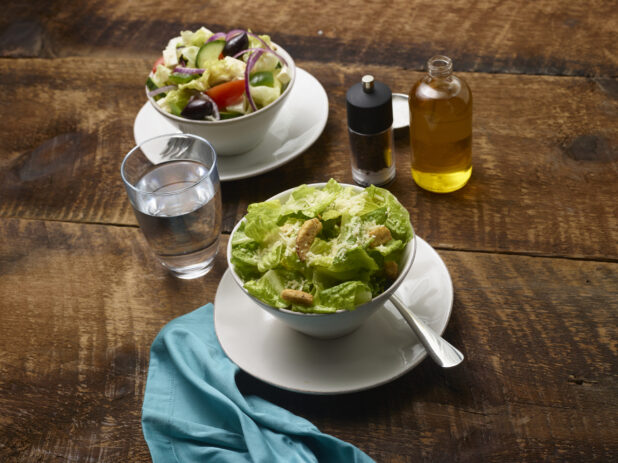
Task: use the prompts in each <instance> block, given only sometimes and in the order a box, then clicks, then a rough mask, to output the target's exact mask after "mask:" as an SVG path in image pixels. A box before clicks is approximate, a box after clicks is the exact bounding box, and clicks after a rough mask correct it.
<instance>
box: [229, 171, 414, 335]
mask: <svg viewBox="0 0 618 463" xmlns="http://www.w3.org/2000/svg"><path fill="white" fill-rule="evenodd" d="M335 187H336V188H339V187H341V188H344V189H350V190H352V191H353V192H354V194H357V193H361V192H363V190H365V189H364V188H361V187H358V186H356V185H347V184H339V183H337V182H335V181H334V180H332V179H331V180H330V181H329V182H328V183H315V184H310V185H301V187H297V188H292V189H289V190H286V191H283V192H281V193H279V194H277V195H275V196H273V197H272V198H270V199H269V200H267V201H265V202H264V203H256V204H258V205H260V204H266V205H269V204H273V202H274V203H275V204H276V203H277V201H276V200H278V203H279V204H282V205H283V208H284V209H286V210H287V212H286V213H290V214H291V215H290V217H293V216H294V214H296V216H297V215H298V213H297V211H296V212H293V211H291V210H290V209H289V207H288V206H289V203H290V201H291V202H294V201H299V202H305V204H307V201H308V200H307V198H309V197H310V196H311V195H310V194H309V195H308V196H305V193H306V192H307V191H310V189H312V188H313V189H316V190H320V191H321V192H325V191H328V192H330V191H333V189H334V188H335ZM369 189H372V190H371V192H372V194H374V197H375V196H378V195H380V194H382V193H384V192H386V194H388V195H390V197H391V198H393V199H394V198H395V197H394V196H392V195H391V194H390V192H388V191H387V190H382V189H379V188H376V187H373V186H371V187H369V188H368V190H369ZM376 192H377V193H376ZM316 196H317V195H316ZM321 198H322V199H323V197H321ZM337 201H341V202H342V203H343V202H345V201H348V198H345V199H343V200H337ZM394 201H395V202H396V203H397V205H398V207H401V209H403V206H401V205H400V204H399V202H398V201H397V200H396V199H394ZM252 206H253V205H251V206H249V209H248V214H247V215H245V216H244V217H243V218H242V219H241V220H240V221H239V222H238V223H237V224H236V226H235V227H234V230H233V231H232V234H231V236H230V239H229V242H228V246H227V260H228V266H229V269H230V273H231V275H232V277H233V279H234V281H235V282H236V284H237V285H238V287H239V288H240V289H241V290H242V291H243V292H244V294H245V295H246V296H247V297H249V298H251V300H252V301H253V302H255V304H256V306H257V307H256V309H258V307H259V308H261V309H262V310H265V311H266V312H268V313H269V314H270V315H272V316H273V317H275V318H277V319H278V320H280V321H281V322H283V323H284V324H286V325H287V326H288V327H290V328H292V329H294V330H296V331H299V332H301V333H304V334H306V335H309V336H312V337H317V338H324V339H328V338H337V337H340V336H344V335H346V334H349V333H351V332H353V331H354V330H356V329H357V328H359V327H360V326H361V325H362V324H363V323H364V322H365V321H366V320H367V319H368V318H369V317H370V316H371V315H373V314H374V313H375V312H376V311H378V310H379V309H380V308H382V307H383V306H384V304H385V303H386V301H387V300H388V299H389V298H390V297H391V295H392V294H393V293H394V292H395V291H396V290H397V288H398V287H399V286H400V285H401V283H402V282H403V281H404V280H405V278H406V275H407V274H408V272H409V271H410V269H411V267H412V264H413V262H414V257H415V254H416V237H415V234H414V231H413V229H412V225H411V224H410V221H409V215H408V213H407V211H405V209H403V211H405V213H404V215H405V218H404V219H403V220H401V221H400V222H399V223H404V222H407V226H408V227H409V228H408V232H406V233H407V234H408V235H407V238H406V239H407V242H405V244H404V242H401V241H400V243H399V249H398V250H397V251H395V254H393V255H394V256H396V257H394V258H393V257H385V260H386V259H394V260H395V261H396V262H397V266H398V268H397V271H396V273H395V275H393V276H392V277H391V278H390V280H389V281H388V282H387V283H386V284H385V286H384V288H381V289H379V290H376V291H379V292H378V293H377V294H375V292H374V291H372V292H371V293H369V295H368V297H367V296H365V297H363V299H362V301H364V302H361V303H360V304H356V303H353V304H351V305H350V304H348V306H347V307H345V308H342V309H338V308H337V307H336V306H335V307H331V308H330V310H328V311H321V310H320V311H317V312H316V311H312V310H305V309H304V308H303V307H301V306H298V305H290V306H288V307H284V306H281V304H278V303H277V301H276V300H273V299H272V298H271V299H269V298H268V296H267V297H266V299H265V298H263V297H257V296H256V291H255V290H253V288H254V287H255V286H256V284H259V283H255V282H252V283H251V284H247V281H248V278H247V274H246V269H243V263H242V262H240V260H242V259H243V255H242V249H241V248H240V246H242V243H246V242H248V238H247V235H253V234H254V233H253V232H254V230H253V225H251V227H252V231H251V232H250V231H249V230H247V227H249V226H250V225H249V223H248V217H249V219H251V217H250V215H251V214H252V213H253V212H252ZM389 207H390V206H389ZM269 209H270V210H272V208H271V207H269V208H266V209H264V210H259V209H257V210H256V209H254V210H253V211H254V212H255V213H257V214H259V215H260V216H261V217H260V219H259V220H258V222H259V223H258V224H257V226H258V227H260V226H264V224H265V223H266V222H268V215H269V213H268V210H269ZM382 209H384V208H383V207H379V208H376V209H375V211H373V212H369V214H376V215H379V214H380V213H382ZM330 216H333V213H332V211H330V212H329V211H327V212H325V213H323V214H317V216H316V217H315V218H314V219H311V220H307V221H304V218H302V219H300V220H299V221H298V223H300V222H303V221H304V223H303V225H302V226H301V227H300V230H298V229H297V234H296V235H295V236H296V248H295V249H296V252H298V249H299V247H298V240H299V238H300V236H301V235H302V233H303V232H302V230H304V226H305V225H306V224H307V223H309V222H311V221H315V220H320V221H321V222H323V223H324V226H323V227H320V232H319V233H320V235H318V236H322V234H323V233H324V231H325V230H326V229H327V228H328V227H329V224H328V222H329V217H330ZM345 217H346V218H344V219H341V220H342V221H343V222H345V224H344V223H340V225H338V227H340V228H338V232H339V234H340V235H344V234H345V233H347V232H346V231H345V229H346V228H347V229H349V228H354V227H355V225H354V224H353V222H354V220H356V219H350V218H349V217H350V216H349V214H347V213H346V215H345ZM365 217H367V215H365ZM276 220H277V221H278V223H281V216H279V218H278V219H276ZM295 220H296V219H292V222H294V221H295ZM363 220H364V219H363ZM358 221H359V223H362V220H361V219H358ZM288 225H289V223H288V222H286V223H285V224H284V225H283V226H281V227H280V229H279V231H278V232H277V233H279V236H281V235H282V234H284V233H286V232H285V231H284V229H285V228H286V227H288ZM378 227H379V226H378ZM374 228H376V227H374ZM393 233H394V234H393V236H392V238H391V241H390V243H393V242H394V241H397V240H395V237H396V236H397V233H396V232H393ZM275 234H276V233H275ZM291 235H294V232H291V233H290V236H291ZM269 236H270V237H269V238H268V240H270V241H272V240H273V235H272V234H271V235H269ZM314 236H315V233H314ZM399 237H400V236H399ZM315 239H316V240H317V241H319V242H317V244H311V248H310V249H311V250H310V251H309V252H310V253H311V252H315V253H316V254H315V255H314V256H313V257H311V258H316V259H317V258H319V255H318V254H317V253H318V252H319V251H318V250H317V249H316V248H319V247H320V246H327V245H326V244H325V242H322V241H320V240H318V238H315ZM284 240H285V238H284ZM344 241H347V242H350V241H351V240H350V238H349V237H345V239H344ZM370 244H371V243H370ZM247 246H248V247H247V249H249V248H251V246H252V244H249V245H247ZM369 246H370V245H369ZM380 246H381V247H380ZM380 246H378V247H375V248H374V249H370V248H369V247H368V246H367V245H365V248H366V249H368V250H369V254H373V253H377V252H378V251H376V250H377V249H379V250H380V252H384V253H385V254H386V253H388V248H389V247H392V248H393V249H394V248H395V246H391V244H389V243H386V244H383V245H380ZM273 249H274V248H273V247H271V248H270V250H269V251H268V252H267V253H266V254H265V255H264V259H265V260H266V261H268V260H269V259H271V257H270V255H271V254H276V252H273ZM341 252H343V253H344V254H345V253H348V255H349V256H352V255H353V254H355V253H357V255H356V256H355V257H354V259H359V260H358V262H359V263H358V264H354V265H358V266H359V267H362V266H363V265H365V264H362V263H361V260H360V258H359V256H360V255H361V254H363V251H358V250H350V251H346V250H344V251H341V250H338V251H337V253H338V254H341ZM288 254H290V252H288ZM331 254H332V253H331ZM280 255H281V253H280ZM386 255H387V256H388V254H386ZM365 258H366V256H365ZM292 259H293V260H294V261H296V262H298V260H297V259H296V256H292ZM251 260H254V261H255V258H254V257H252V256H250V255H249V256H247V261H251ZM284 265H285V264H284ZM290 265H291V266H292V267H293V266H294V264H290ZM324 265H327V264H324ZM384 265H385V266H386V264H384ZM266 266H268V264H266ZM328 271H330V270H327V272H328ZM350 271H351V272H352V273H353V272H354V271H355V270H354V269H352V270H350V269H348V270H346V272H348V273H349V272H350ZM268 272H271V270H269V271H268ZM268 272H267V273H266V274H265V275H264V276H263V277H262V278H260V280H258V282H259V281H261V280H263V279H267V280H270V283H269V285H270V284H271V283H272V286H274V287H275V288H276V289H275V290H274V291H273V289H272V288H269V289H267V292H270V293H271V296H272V294H273V293H277V292H278V291H280V290H281V288H282V287H284V286H286V284H285V283H281V280H282V279H285V277H283V278H281V277H278V276H277V275H276V274H272V275H271V274H269V273H268ZM282 272H284V273H285V272H286V270H282ZM380 272H382V270H379V271H378V273H377V274H378V275H380ZM331 275H332V274H331ZM339 283H340V282H339V281H338V283H337V284H338V286H337V288H339V287H343V286H347V287H348V289H347V290H346V291H347V292H348V293H349V289H350V288H351V287H352V286H353V285H358V286H360V287H362V283H356V282H350V281H344V282H343V283H344V284H339ZM287 284H288V285H289V283H287ZM252 285H253V286H252ZM248 287H249V290H248V289H247V288H248ZM299 287H300V286H296V288H299ZM285 291H290V290H288V289H284V290H283V291H281V293H280V294H281V296H282V297H283V296H284V292H285ZM328 291H332V288H331V289H329V290H328ZM312 292H315V291H314V290H312ZM344 292H345V291H344ZM301 293H302V291H301V292H300V293H299V294H301ZM325 293H326V291H324V292H323V293H321V294H325ZM340 296H341V295H339V296H338V297H340ZM341 297H345V295H343V296H341ZM341 297H340V299H341ZM275 298H276V297H275ZM301 298H302V294H301ZM317 298H318V300H319V299H320V295H318V296H317ZM276 299H278V298H276ZM278 300H280V299H278ZM355 300H358V299H355ZM321 302H324V296H323V297H322V300H321ZM299 303H301V304H302V300H301V301H299ZM294 304H296V302H294ZM299 307H300V308H301V310H303V311H298V310H297V309H298V308H299ZM224 309H225V308H223V310H224Z"/></svg>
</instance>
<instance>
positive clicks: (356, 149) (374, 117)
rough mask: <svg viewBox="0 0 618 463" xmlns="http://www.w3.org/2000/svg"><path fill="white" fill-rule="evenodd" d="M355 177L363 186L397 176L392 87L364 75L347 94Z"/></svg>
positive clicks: (376, 183) (353, 174)
mask: <svg viewBox="0 0 618 463" xmlns="http://www.w3.org/2000/svg"><path fill="white" fill-rule="evenodd" d="M346 108H347V114H348V135H349V138H350V149H351V151H352V155H351V159H352V178H353V179H354V181H355V182H356V183H358V184H359V185H362V186H369V185H376V186H379V185H385V184H387V183H389V182H390V181H392V180H393V179H394V178H395V158H394V139H393V106H392V92H391V90H390V88H389V87H388V86H387V85H386V84H384V83H382V82H378V81H377V80H375V79H374V78H373V76H371V75H365V76H363V78H362V80H361V81H360V82H357V83H356V84H354V85H353V86H352V87H350V88H349V89H348V92H347V94H346Z"/></svg>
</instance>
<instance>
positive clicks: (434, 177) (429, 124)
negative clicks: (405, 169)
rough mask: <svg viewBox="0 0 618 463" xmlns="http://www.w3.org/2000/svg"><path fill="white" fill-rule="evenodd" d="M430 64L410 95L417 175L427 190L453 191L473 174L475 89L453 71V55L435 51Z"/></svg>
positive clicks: (413, 158) (413, 156)
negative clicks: (473, 107)
mask: <svg viewBox="0 0 618 463" xmlns="http://www.w3.org/2000/svg"><path fill="white" fill-rule="evenodd" d="M427 68H428V73H427V75H426V76H425V77H423V78H422V79H420V80H419V81H418V82H416V83H415V84H414V85H413V86H412V88H411V89H410V93H409V98H408V103H409V106H410V146H411V155H412V177H413V178H414V181H415V182H416V184H417V185H418V186H420V187H421V188H423V189H425V190H429V191H433V192H435V193H449V192H451V191H455V190H458V189H459V188H461V187H463V186H464V185H465V184H466V183H467V182H468V179H469V178H470V175H471V174H472V91H471V90H470V87H469V86H468V84H467V83H466V82H465V81H464V80H463V79H460V78H458V77H457V76H455V75H453V74H452V69H453V64H452V61H451V59H450V58H448V57H446V56H434V57H432V58H430V59H429V61H428V62H427Z"/></svg>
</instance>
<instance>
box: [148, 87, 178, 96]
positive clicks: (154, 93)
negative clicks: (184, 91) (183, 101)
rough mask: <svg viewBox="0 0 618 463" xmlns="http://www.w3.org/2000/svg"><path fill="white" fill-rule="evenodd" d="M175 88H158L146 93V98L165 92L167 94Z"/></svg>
mask: <svg viewBox="0 0 618 463" xmlns="http://www.w3.org/2000/svg"><path fill="white" fill-rule="evenodd" d="M176 88H177V87H176V86H175V85H166V86H165V87H159V88H155V89H154V90H151V91H149V92H148V93H147V95H148V96H156V95H158V94H160V93H165V92H169V91H170V90H176Z"/></svg>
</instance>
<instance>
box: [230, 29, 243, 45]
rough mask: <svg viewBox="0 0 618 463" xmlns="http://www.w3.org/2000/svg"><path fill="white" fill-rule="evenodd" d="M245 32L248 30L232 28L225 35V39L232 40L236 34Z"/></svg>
mask: <svg viewBox="0 0 618 463" xmlns="http://www.w3.org/2000/svg"><path fill="white" fill-rule="evenodd" d="M243 32H246V31H245V30H244V29H232V30H231V31H229V32H228V33H227V34H226V35H225V41H226V42H227V41H228V40H230V39H231V38H232V37H234V36H235V35H239V34H242V33H243Z"/></svg>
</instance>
